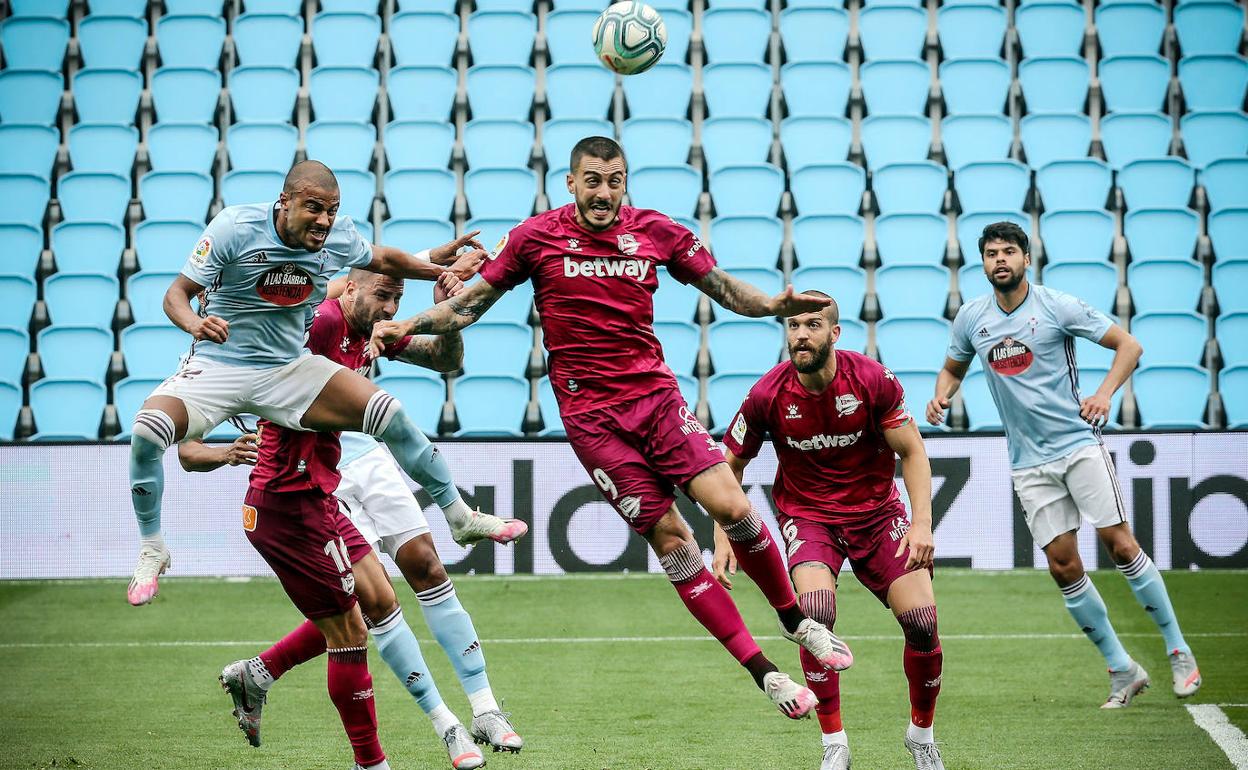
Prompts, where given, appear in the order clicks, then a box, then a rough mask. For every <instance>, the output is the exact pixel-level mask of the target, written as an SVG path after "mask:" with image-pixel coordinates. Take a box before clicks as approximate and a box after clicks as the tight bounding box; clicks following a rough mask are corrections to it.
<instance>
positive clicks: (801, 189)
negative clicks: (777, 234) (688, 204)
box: [716, 162, 867, 215]
mask: <svg viewBox="0 0 1248 770" xmlns="http://www.w3.org/2000/svg"><path fill="white" fill-rule="evenodd" d="M790 184H791V187H792V191H793V202H794V204H795V205H796V206H797V210H798V212H800V213H801V214H802V215H809V214H857V213H858V210H859V208H861V206H862V193H863V191H864V190H865V189H866V186H867V175H866V172H865V171H863V170H862V166H857V165H854V164H853V163H847V162H842V163H822V164H817V165H810V166H803V167H802V168H799V169H797V170H796V171H794V172H792V177H791V182H790ZM716 205H718V203H717V204H716Z"/></svg>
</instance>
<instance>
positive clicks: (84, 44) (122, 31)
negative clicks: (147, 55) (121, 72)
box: [78, 13, 147, 72]
mask: <svg viewBox="0 0 1248 770" xmlns="http://www.w3.org/2000/svg"><path fill="white" fill-rule="evenodd" d="M146 44H147V21H146V20H145V19H136V18H132V17H129V16H101V15H99V14H94V13H93V14H89V15H88V16H86V17H85V18H83V20H82V21H81V22H79V23H78V46H79V50H80V51H81V54H82V61H83V65H84V66H86V67H88V68H93V67H116V68H118V69H126V70H131V71H136V72H137V71H138V69H139V62H140V60H141V59H142V57H143V47H144V46H145V45H146Z"/></svg>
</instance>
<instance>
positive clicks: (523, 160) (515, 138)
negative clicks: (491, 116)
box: [464, 120, 534, 168]
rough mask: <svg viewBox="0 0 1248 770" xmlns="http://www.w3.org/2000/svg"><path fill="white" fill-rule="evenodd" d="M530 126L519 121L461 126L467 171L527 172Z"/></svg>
mask: <svg viewBox="0 0 1248 770" xmlns="http://www.w3.org/2000/svg"><path fill="white" fill-rule="evenodd" d="M533 133H534V132H533V124H532V123H529V122H528V121H519V120H470V121H468V124H467V125H465V126H464V158H465V159H466V160H467V161H468V167H469V168H528V165H529V156H530V155H532V154H533Z"/></svg>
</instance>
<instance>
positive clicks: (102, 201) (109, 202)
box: [57, 171, 130, 224]
mask: <svg viewBox="0 0 1248 770" xmlns="http://www.w3.org/2000/svg"><path fill="white" fill-rule="evenodd" d="M57 199H58V200H59V201H60V203H61V214H62V215H63V216H64V217H65V219H66V220H69V221H75V220H92V221H98V222H116V223H118V224H121V222H122V221H123V220H125V218H126V209H127V208H128V207H129V206H130V180H129V179H127V178H126V177H124V176H122V175H120V174H108V173H95V172H90V171H72V172H70V173H68V174H66V175H65V176H63V177H61V179H60V182H59V183H58V184H57Z"/></svg>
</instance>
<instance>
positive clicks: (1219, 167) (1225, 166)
mask: <svg viewBox="0 0 1248 770" xmlns="http://www.w3.org/2000/svg"><path fill="white" fill-rule="evenodd" d="M1185 165H1186V164H1185ZM1190 171H1191V169H1190V168H1189V169H1188V172H1189V173H1190ZM1200 183H1201V184H1202V185H1204V187H1205V195H1206V196H1207V197H1208V199H1209V208H1210V210H1212V211H1215V212H1216V211H1217V210H1218V209H1225V208H1248V158H1220V159H1218V160H1215V161H1213V162H1212V163H1210V164H1209V165H1207V166H1205V168H1204V170H1202V171H1201V172H1200ZM1183 203H1184V204H1186V203H1187V201H1186V200H1184V201H1183Z"/></svg>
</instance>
